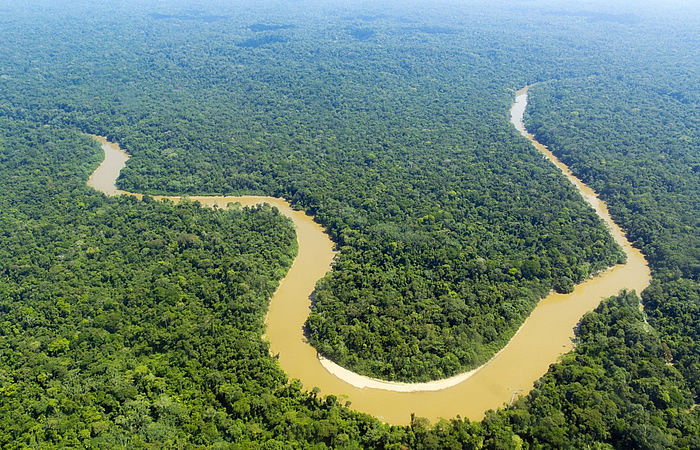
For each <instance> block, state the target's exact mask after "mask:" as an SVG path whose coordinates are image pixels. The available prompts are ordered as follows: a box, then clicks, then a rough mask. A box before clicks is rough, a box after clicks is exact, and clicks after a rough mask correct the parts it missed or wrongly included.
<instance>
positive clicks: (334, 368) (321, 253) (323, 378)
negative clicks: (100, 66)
mask: <svg viewBox="0 0 700 450" xmlns="http://www.w3.org/2000/svg"><path fill="white" fill-rule="evenodd" d="M526 106H527V88H524V89H522V90H520V91H518V92H517V93H516V98H515V103H514V104H513V107H512V108H511V123H512V124H513V125H514V126H515V128H516V129H517V130H518V131H519V132H520V133H521V134H522V135H523V136H524V137H525V138H527V139H528V140H529V141H530V142H531V143H532V144H533V145H534V147H535V148H537V150H539V151H540V152H542V154H543V155H544V156H545V157H547V159H549V160H550V161H551V162H552V163H553V164H554V165H556V166H557V167H558V168H559V169H560V170H561V171H562V172H563V173H564V174H565V175H566V177H567V178H568V179H569V181H571V182H572V183H573V184H574V185H575V186H576V188H577V189H578V191H579V192H580V193H581V195H582V196H583V198H584V199H585V200H586V201H587V202H588V203H589V204H590V205H591V206H592V207H593V209H594V210H595V211H596V213H597V214H598V216H599V217H600V218H601V219H602V220H603V221H604V222H605V223H606V225H607V226H608V228H609V230H610V233H611V234H612V236H613V237H614V239H615V241H616V242H617V243H618V244H619V245H620V246H621V247H622V249H623V250H624V252H625V253H626V254H627V263H626V264H623V265H617V266H614V267H612V268H610V269H608V270H607V271H605V272H602V273H600V274H598V275H597V276H596V277H594V278H592V279H589V280H587V281H585V282H583V283H581V284H579V285H577V286H576V288H575V289H574V291H573V292H572V293H570V294H554V293H553V294H550V295H549V296H547V297H546V298H544V299H542V300H541V301H540V302H539V303H538V304H537V306H536V307H535V309H534V310H533V311H532V314H530V316H529V317H528V318H527V320H526V321H525V322H524V323H523V325H522V326H521V327H520V329H519V330H518V332H517V333H516V334H515V336H513V338H512V339H511V340H510V342H508V344H507V345H506V346H505V347H504V348H503V349H502V350H501V351H499V352H498V353H497V354H496V355H494V357H493V358H491V360H489V361H488V362H486V363H485V364H483V365H482V366H480V367H478V368H476V369H474V370H471V371H469V372H466V373H463V374H459V375H456V376H454V377H451V378H447V379H444V380H436V381H432V382H427V383H396V382H387V381H382V380H376V379H372V378H368V377H365V376H361V375H358V374H355V373H353V372H351V371H349V370H346V369H344V368H342V367H340V366H338V365H337V364H335V363H333V362H331V361H329V360H326V359H324V358H322V357H319V356H318V354H317V352H316V350H315V349H314V348H313V347H311V345H309V343H308V342H307V340H306V339H305V338H304V334H303V325H304V322H305V320H306V317H307V316H308V314H309V308H310V306H311V300H310V297H311V294H312V292H313V289H314V286H315V284H316V281H318V280H319V279H320V278H321V277H323V276H324V275H325V274H326V273H327V272H328V270H330V268H331V263H332V261H333V258H334V257H335V255H336V253H335V252H334V250H333V247H334V245H333V242H332V241H331V240H330V238H329V237H328V235H327V234H326V233H325V232H324V230H323V228H322V227H321V226H320V225H319V224H317V223H316V222H314V220H313V218H312V217H311V216H308V215H307V214H305V213H304V212H303V211H296V210H294V209H292V208H291V206H290V205H289V203H287V202H286V201H285V200H283V199H280V198H274V197H264V196H241V197H232V196H189V197H188V198H190V199H192V200H197V201H199V202H200V203H202V204H203V205H205V206H208V207H213V206H214V205H217V206H218V207H222V208H223V207H226V205H228V204H229V203H232V202H233V203H236V202H237V203H240V204H242V205H244V206H246V205H254V204H258V203H269V204H271V205H273V206H276V207H277V208H278V209H279V210H280V212H281V213H282V214H284V215H285V216H287V217H289V218H290V219H291V220H292V222H293V223H294V227H295V228H296V234H297V241H298V244H299V253H298V255H297V257H296V259H295V260H294V263H293V264H292V267H291V268H290V269H289V272H288V273H287V275H286V276H285V277H284V278H283V279H282V280H281V282H280V285H279V288H278V289H277V291H276V292H275V293H274V295H273V297H272V299H271V301H270V306H269V310H268V314H267V318H266V321H265V323H266V327H267V328H266V335H265V338H266V339H267V340H268V341H269V342H270V351H271V353H272V354H273V355H278V358H279V363H280V366H281V367H282V369H283V370H284V371H285V372H286V373H287V375H289V377H291V378H298V379H300V380H301V382H302V383H303V385H304V387H305V388H306V389H309V390H310V389H313V388H314V387H318V388H319V389H320V390H321V394H323V395H328V394H333V395H336V396H337V397H339V398H340V399H341V400H343V401H350V402H351V405H350V407H351V408H353V409H355V410H358V411H362V412H366V413H369V414H372V415H374V416H376V417H378V418H379V419H381V420H383V421H385V422H389V423H393V424H407V423H408V422H409V421H410V415H411V413H415V414H416V415H417V416H422V417H426V418H428V419H430V420H431V421H436V420H438V419H439V418H448V419H449V418H452V417H455V416H457V415H461V416H462V417H467V418H469V419H471V420H480V419H481V418H483V416H484V413H485V411H486V410H488V409H496V408H498V407H500V406H502V405H503V404H504V403H509V402H511V401H512V400H513V399H514V398H515V397H516V396H517V395H521V394H525V393H527V392H529V391H530V389H532V386H533V383H534V382H535V381H536V380H537V379H538V378H540V377H541V376H542V375H544V374H545V372H546V371H547V369H548V367H549V365H550V364H552V363H553V362H556V361H557V359H558V358H559V356H560V355H562V354H563V353H566V352H569V351H570V350H571V349H572V348H573V344H572V341H571V339H572V337H573V335H574V333H573V329H574V327H575V326H576V324H577V323H578V321H579V320H580V319H581V317H582V316H583V315H584V314H585V313H586V312H588V311H591V310H593V309H594V308H595V307H596V306H597V305H598V304H599V303H600V301H601V300H602V299H603V298H605V297H609V296H611V295H615V294H617V293H618V292H619V291H620V290H622V289H634V290H636V291H637V292H641V291H642V290H643V289H644V288H645V287H646V286H648V285H649V282H650V279H651V276H650V271H649V267H648V265H647V262H646V260H645V258H644V257H643V255H642V254H641V253H640V252H639V250H637V249H635V248H633V247H632V245H631V244H630V242H629V241H628V240H627V239H626V237H625V235H624V233H623V232H622V230H621V229H620V228H619V227H618V226H617V225H616V224H615V223H614V222H613V221H612V219H611V218H610V215H609V214H608V210H607V206H606V205H605V203H604V202H602V201H601V200H600V199H598V196H597V195H596V193H595V192H594V191H593V190H592V189H591V188H589V187H588V186H586V185H585V184H584V183H583V182H582V181H581V180H579V179H578V178H576V177H574V176H573V174H572V173H571V171H570V170H569V169H568V167H566V165H564V164H563V163H561V161H559V160H558V159H557V158H556V157H555V156H554V155H553V154H552V153H551V152H550V151H549V150H548V149H547V148H546V147H545V146H544V145H542V144H540V143H539V142H537V141H536V140H535V139H534V137H533V136H532V135H531V134H529V133H528V132H527V130H526V129H525V126H524V124H523V113H524V112H525V108H526ZM95 138H96V139H98V140H99V141H100V142H101V143H102V148H103V150H104V152H105V160H104V162H103V163H102V164H101V165H100V167H98V168H97V169H96V170H95V172H94V173H93V174H92V176H91V177H90V179H89V181H88V184H89V185H90V186H92V187H93V188H95V189H97V190H99V191H101V192H103V193H105V194H106V195H110V196H112V195H122V194H123V195H133V196H136V197H139V198H141V197H142V195H141V194H136V193H130V192H124V191H120V190H119V189H118V188H117V187H116V185H115V182H116V179H117V177H118V176H119V172H120V171H121V169H122V168H123V167H124V166H125V164H126V162H127V160H128V159H129V155H128V154H127V153H126V152H125V151H124V150H122V149H121V148H120V147H119V145H117V144H115V143H111V142H108V141H107V140H106V139H105V138H101V137H97V136H95ZM154 198H156V199H163V198H168V199H170V200H173V201H175V202H178V201H179V200H181V198H182V197H178V196H154Z"/></svg>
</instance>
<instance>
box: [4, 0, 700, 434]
mask: <svg viewBox="0 0 700 450" xmlns="http://www.w3.org/2000/svg"><path fill="white" fill-rule="evenodd" d="M71 5H72V6H65V5H61V7H60V8H59V9H57V10H51V8H52V7H53V8H56V5H55V4H54V2H49V3H47V4H46V5H43V6H44V8H38V9H35V10H31V11H25V10H18V7H16V6H14V5H9V6H8V7H7V8H0V11H2V12H0V41H1V42H3V46H0V61H2V66H0V130H2V132H1V133H0V187H1V191H0V205H1V208H0V224H1V227H0V236H1V237H2V239H0V255H1V256H2V257H1V258H0V430H1V431H0V442H2V444H1V445H2V446H6V447H21V446H23V445H26V444H29V445H31V444H37V445H59V446H61V445H62V446H67V445H73V446H88V445H92V446H101V447H114V446H119V445H121V446H127V447H143V446H148V445H150V446H152V447H161V446H166V445H186V444H188V443H189V444H193V445H214V444H217V443H218V444H219V445H221V446H223V445H225V443H226V442H228V443H231V442H236V443H238V444H240V445H241V446H243V447H246V446H251V445H254V444H253V443H257V444H258V445H259V446H260V447H265V448H288V447H295V446H296V447H308V446H311V445H317V446H318V447H319V448H322V447H324V446H335V447H343V446H346V447H360V446H361V447H377V448H392V447H393V448H397V447H399V446H400V445H407V446H409V447H412V448H439V447H451V448H461V447H466V448H471V447H479V446H482V445H483V446H487V447H493V448H508V447H517V446H518V445H520V444H522V445H525V446H535V447H536V446H545V447H572V448H585V447H586V446H596V445H597V446H599V447H605V446H606V445H607V446H610V445H612V446H616V447H620V448H630V447H637V448H662V447H677V448H684V447H685V448H698V447H700V437H699V434H700V430H698V423H700V409H698V408H695V409H692V405H693V403H698V397H697V395H698V386H697V383H698V379H700V377H699V376H698V367H699V366H698V345H697V332H698V328H699V327H698V322H697V320H698V317H700V316H699V315H698V314H699V313H698V308H699V306H698V305H699V301H700V300H699V294H698V284H697V283H698V278H697V276H698V274H697V272H698V270H697V267H698V254H697V237H698V235H699V233H698V224H697V217H698V216H700V214H699V213H698V200H697V195H698V191H699V189H698V180H697V173H698V169H697V156H698V137H697V134H698V124H697V117H698V114H697V104H698V101H697V98H696V96H697V92H695V90H694V89H695V88H694V86H696V85H697V79H698V71H697V63H698V58H696V57H694V56H693V55H696V52H697V50H696V49H697V48H698V46H697V45H696V43H697V42H696V41H697V37H695V38H693V34H692V33H686V32H684V31H683V30H688V29H690V30H692V29H694V28H693V27H694V26H696V24H693V23H690V24H688V23H684V21H683V19H682V18H678V17H674V18H673V19H672V20H667V21H664V20H666V19H665V18H664V17H663V16H659V15H654V17H653V21H652V20H649V17H650V16H645V17H643V18H642V19H640V21H639V22H635V21H634V20H627V19H625V20H622V21H620V20H613V21H611V20H610V17H616V16H610V15H606V14H602V15H597V16H596V15H593V16H592V15H590V14H587V13H586V12H585V11H584V12H581V11H578V12H577V11H573V12H563V11H557V14H546V11H547V10H546V9H543V10H538V9H537V8H535V9H533V10H532V11H531V12H528V11H526V10H510V9H508V8H501V9H498V8H497V7H496V10H495V11H492V10H490V9H489V10H483V9H479V8H478V7H476V8H474V9H473V11H472V10H470V12H466V11H464V12H460V14H456V15H454V17H452V16H451V18H449V19H448V18H445V17H444V16H442V13H440V15H435V13H433V12H431V11H424V10H422V9H421V10H419V11H413V12H411V10H410V7H404V6H403V5H402V9H401V11H403V13H402V14H401V15H400V16H399V17H397V16H396V14H399V13H397V12H396V11H391V12H386V14H382V13H381V12H380V11H378V13H377V14H369V15H364V16H363V17H358V16H357V15H349V13H350V12H353V11H348V10H342V11H336V10H333V9H328V8H326V7H323V5H308V4H307V3H306V2H300V3H299V6H298V8H299V10H298V11H303V12H298V11H297V9H296V8H297V7H294V6H285V8H288V9H285V11H286V13H287V14H286V15H288V16H289V17H286V15H285V16H284V17H281V16H279V15H278V14H276V13H274V14H273V13H266V12H261V11H256V10H255V9H254V8H252V9H250V8H248V7H246V8H243V7H241V9H235V8H236V7H231V6H229V7H228V8H233V9H227V7H223V6H221V5H219V6H215V5H214V3H212V6H211V7H210V10H208V11H206V12H197V11H188V10H187V9H186V8H182V9H180V8H178V7H177V6H173V7H172V10H168V11H159V10H157V11H152V10H148V9H144V8H143V7H139V6H134V5H128V6H122V7H116V6H113V5H111V4H104V5H102V6H101V8H102V9H99V8H98V9H96V8H95V7H94V6H92V4H91V6H90V8H89V9H87V8H84V7H83V6H80V5H79V4H78V5H77V6H75V4H71ZM248 6H250V5H248ZM71 8H74V9H73V10H72V9H71ZM489 8H494V7H493V6H492V5H490V6H489ZM47 9H48V11H47ZM316 9H318V10H317V11H316ZM88 11H89V14H88ZM310 11H316V12H315V14H318V16H317V17H315V16H313V14H311V13H310ZM460 11H461V10H460ZM640 11H641V12H640ZM149 14H156V15H158V17H154V16H152V15H151V16H149ZM268 14H269V17H268ZM309 14H311V15H309ZM636 14H644V13H643V8H642V9H641V10H639V9H638V8H637V11H636ZM88 16H89V19H87V18H86V17H88ZM161 16H167V17H161ZM684 16H685V17H687V16H688V15H687V14H686V15H684ZM542 17H544V18H545V19H542ZM593 17H598V18H600V17H603V18H604V19H600V20H592V21H589V19H591V18H593ZM207 18H215V19H212V20H207ZM419 19H420V20H419ZM421 21H423V22H424V23H423V22H421ZM407 22H408V23H407ZM263 23H265V24H267V23H270V24H275V23H284V24H294V25H296V27H294V28H288V27H285V28H284V29H277V30H261V31H254V30H253V29H251V28H250V27H251V26H254V25H255V24H263ZM652 24H653V25H652ZM552 25H554V26H552ZM355 28H360V29H368V30H373V31H374V32H375V33H374V35H373V36H372V37H371V38H369V39H367V40H365V41H358V40H357V39H355V38H354V37H352V36H351V34H350V31H349V30H352V29H355ZM446 29H454V30H458V32H456V33H446V32H439V33H438V32H436V30H446ZM570 36H575V38H576V39H575V41H574V40H573V38H571V37H570ZM602 36H605V37H602ZM650 36H651V37H653V38H651V39H650ZM275 37H280V38H282V39H286V42H274V43H273V42H272V40H274V39H275ZM250 39H252V40H257V39H261V40H263V41H261V44H260V45H259V46H248V47H245V46H244V47H240V46H239V44H241V43H242V42H245V41H246V40H250ZM264 39H271V40H270V41H269V43H267V41H264ZM694 39H695V40H694ZM668 49H673V52H669V50H668ZM629 73H634V74H639V75H638V77H637V78H635V77H632V76H629V75H627V74H629ZM590 76H594V78H588V77H590ZM644 76H647V77H648V79H647V80H644V79H643V78H644ZM556 78H561V79H567V80H564V81H562V82H561V83H552V84H546V85H542V86H541V87H540V86H538V87H536V88H535V89H533V91H532V96H531V102H532V103H531V105H532V110H531V111H532V114H531V115H530V117H529V118H528V124H529V125H530V126H531V127H533V129H536V130H537V134H538V137H539V138H540V139H541V140H543V141H546V142H547V143H549V144H550V145H551V146H552V149H553V150H554V151H555V152H557V153H558V154H560V155H561V156H562V158H564V159H565V161H567V162H568V163H569V164H571V166H572V168H573V170H574V171H575V172H576V173H577V174H578V175H579V176H581V177H582V178H584V179H585V180H586V181H587V182H589V183H590V184H591V185H593V186H594V187H595V188H596V189H597V190H598V191H599V192H601V193H602V194H603V195H604V196H605V198H606V199H607V200H608V201H609V203H610V207H611V212H612V214H613V216H614V217H616V218H617V219H618V220H620V221H621V224H622V226H623V227H624V228H625V229H626V230H629V232H630V235H631V236H632V238H633V239H634V240H635V241H637V242H639V245H640V246H641V248H643V249H644V251H645V253H646V254H647V255H648V256H649V259H650V261H651V263H652V266H653V269H654V276H655V282H654V284H653V286H652V287H650V288H649V289H647V290H646V291H645V292H644V294H643V299H644V301H645V306H646V315H647V320H648V325H647V324H645V321H644V316H643V315H642V314H641V313H640V312H639V311H638V309H637V304H636V299H635V297H634V296H633V295H631V294H626V295H621V296H620V297H619V298H614V299H611V300H609V301H607V302H605V303H604V304H603V305H601V307H600V308H599V309H598V310H597V312H596V313H592V314H590V315H588V316H587V317H586V318H585V319H584V320H583V321H582V324H581V327H580V329H579V331H578V341H579V346H578V348H577V350H576V352H574V353H572V354H570V355H568V356H566V357H565V358H564V360H563V361H562V363H560V364H557V365H553V366H552V368H551V370H550V372H549V373H548V374H547V375H546V376H545V377H543V379H542V380H540V381H539V382H538V383H537V387H536V389H535V390H534V391H533V392H532V393H530V394H529V395H527V396H525V397H524V398H522V399H521V400H519V401H517V402H516V404H515V405H513V406H512V407H509V408H507V409H505V410H500V411H497V412H491V413H489V414H488V415H487V418H486V419H485V420H484V421H483V422H481V423H468V422H466V421H463V420H452V421H450V422H442V423H440V424H438V425H437V426H435V427H431V426H428V425H427V424H426V423H425V422H424V421H423V420H421V419H420V418H416V419H415V420H414V421H413V423H412V425H411V426H410V427H394V428H390V427H388V426H385V425H382V424H380V423H379V422H377V421H376V420H375V419H372V418H370V417H368V416H364V415H360V414H356V413H353V412H351V411H350V410H348V409H347V408H345V407H343V406H341V404H340V402H338V401H337V399H335V398H333V397H329V398H323V397H321V396H318V395H316V394H314V393H305V392H302V391H301V390H300V389H299V386H298V384H297V383H292V384H286V379H285V376H284V374H283V373H282V372H281V371H280V369H279V367H278V366H277V365H276V363H275V361H274V359H273V358H271V357H269V356H268V355H267V348H266V346H265V345H264V343H262V342H261V340H260V338H259V337H260V335H261V334H262V332H263V330H262V316H263V313H264V309H265V306H266V302H267V299H268V297H269V295H270V293H271V291H272V289H273V288H274V286H275V285H276V283H277V281H278V280H279V278H280V277H281V276H282V273H283V272H284V269H285V267H286V266H287V265H288V264H289V262H290V260H291V257H292V255H293V251H294V250H293V239H292V235H291V228H290V226H289V224H288V222H287V221H286V220H283V219H282V218H280V217H279V215H277V214H276V213H275V212H274V211H271V210H269V209H262V210H256V211H248V210H243V211H233V212H213V211H202V210H200V209H198V208H196V206H195V205H183V206H177V207H176V206H173V205H167V204H166V205H161V204H157V203H154V202H148V201H147V202H144V203H139V202H136V201H134V200H132V199H111V200H110V199H105V198H103V197H102V196H101V195H99V194H96V193H94V192H91V191H90V190H89V189H88V188H87V187H85V185H84V181H85V179H86V178H87V175H88V174H89V172H90V171H91V170H92V169H93V168H94V167H95V166H96V164H97V162H98V160H99V158H100V156H99V155H100V152H99V149H98V147H97V146H96V144H95V143H94V142H92V141H91V140H89V139H87V138H84V137H80V136H78V135H77V134H76V132H77V131H83V132H92V133H96V134H106V135H109V136H110V138H112V139H114V140H118V141H119V142H121V143H122V144H123V145H124V146H125V147H126V148H127V149H129V151H130V152H132V154H134V156H135V157H134V158H133V159H132V160H131V161H130V168H129V170H127V171H126V173H125V177H124V179H123V180H122V181H121V183H122V185H123V186H124V187H127V188H129V189H132V190H143V191H148V192H152V193H162V192H198V193H214V192H222V191H224V192H226V193H234V192H261V193H270V194H274V195H283V196H285V197H287V198H289V199H291V200H292V202H294V203H295V204H297V205H299V206H300V207H304V208H307V209H308V210H309V211H311V212H313V213H315V214H316V216H317V217H318V218H319V220H320V221H321V222H322V223H324V224H325V225H327V226H328V228H329V231H330V233H331V235H332V236H333V238H334V239H335V240H336V241H337V242H338V243H339V245H341V247H342V251H343V253H342V254H343V258H341V260H340V261H339V262H338V267H337V270H336V271H335V272H334V274H333V275H331V276H330V277H328V278H327V279H325V280H324V281H323V283H322V285H321V286H320V289H319V293H318V297H319V299H320V301H319V303H317V305H316V314H315V315H314V316H312V317H313V318H312V319H311V321H310V325H311V326H312V327H317V329H316V336H317V341H316V342H317V344H318V345H319V346H326V348H327V350H326V351H327V352H328V353H330V354H333V352H336V354H334V355H335V357H336V359H337V360H343V359H344V358H345V362H349V363H352V364H355V365H356V367H361V368H363V370H366V371H371V372H377V373H384V374H386V376H395V377H403V378H420V377H422V376H427V375H425V374H426V373H428V372H427V369H426V368H425V367H423V368H421V364H423V365H425V364H427V363H429V364H430V367H429V369H430V370H432V371H433V372H432V373H429V375H430V376H434V375H435V374H438V373H441V374H446V373H451V372H453V371H454V370H458V368H459V367H460V366H464V365H466V364H469V363H477V362H478V361H479V359H480V358H483V357H486V356H487V355H488V354H489V353H492V352H493V351H494V350H495V349H496V348H498V347H499V346H500V345H501V344H502V343H503V342H504V341H505V340H506V339H507V337H508V336H509V334H511V333H512V331H513V330H514V328H515V327H517V324H518V323H519V322H520V321H521V320H522V319H523V318H524V317H525V315H527V311H529V309H530V308H531V307H532V305H533V304H534V301H536V298H537V297H538V296H539V295H542V293H543V292H545V291H546V290H547V289H549V287H551V286H554V285H555V284H557V283H558V284H562V287H566V285H568V284H569V283H568V282H567V278H568V279H570V280H571V282H573V281H575V280H577V279H579V277H583V276H586V275H587V274H588V273H590V272H591V271H592V270H595V268H596V266H595V264H599V267H602V266H604V265H605V264H607V263H610V262H611V259H610V257H613V259H614V258H615V257H616V251H615V250H614V249H613V248H611V246H610V240H609V238H607V236H605V234H600V232H601V228H600V226H599V224H598V223H597V221H596V220H595V218H594V216H593V215H592V213H591V212H590V211H588V210H587V209H586V208H585V207H583V206H582V203H581V202H580V200H578V199H577V197H576V196H575V194H574V192H573V190H572V188H570V187H569V186H568V185H567V184H566V182H565V181H564V180H563V178H562V177H561V176H560V175H559V174H558V173H557V171H556V170H555V169H553V168H552V167H550V166H549V165H548V164H547V163H546V162H544V161H542V160H541V158H540V157H539V156H538V155H537V154H536V153H534V151H532V150H531V149H530V148H529V147H528V146H527V145H526V144H525V143H524V142H523V140H522V139H520V138H519V137H518V136H517V134H516V133H515V132H514V131H513V130H512V129H511V127H510V126H509V124H508V123H507V110H508V108H509V106H510V103H511V101H512V89H515V88H518V87H521V86H522V85H524V84H527V83H530V82H535V81H545V80H551V79H556ZM652 80H653V82H652ZM650 92H651V94H649V93H650ZM630 94H633V95H630ZM583 102H587V103H583ZM575 105H585V106H584V107H582V108H581V110H579V111H577V112H578V114H572V111H573V109H574V106H575ZM574 116H576V117H574ZM584 118H585V120H584ZM570 123H574V124H575V125H576V126H575V128H574V127H571V126H569V125H567V124H570ZM548 124H549V125H550V126H551V125H556V127H551V128H549V129H548V128H547V126H548ZM44 125H49V127H44ZM666 132H668V134H667V135H666V136H668V137H667V138H666V137H664V133H666ZM638 133H643V134H638ZM694 158H695V159H694ZM630 161H634V162H632V163H630ZM579 235H581V236H582V239H579ZM161 261H162V263H161ZM261 261H262V262H261ZM536 263H537V264H536ZM538 264H539V267H538ZM331 315H332V316H335V317H334V320H333V321H330V320H328V319H329V316H331ZM373 319H374V320H376V321H378V322H379V323H378V324H376V323H372V321H373ZM460 321H461V322H460ZM478 321H481V322H478ZM464 324H468V327H466V328H465V327H464V326H463V325H464ZM365 327H366V328H365ZM370 327H374V328H370ZM375 328H376V329H377V331H374V329H375ZM394 332H396V333H394ZM463 332H464V333H463ZM334 333H335V334H334ZM463 334H464V336H463ZM413 339H417V340H418V341H417V342H415V341H414V340H413ZM362 343H367V344H369V345H372V346H373V347H372V349H371V352H372V353H373V355H372V358H373V359H371V360H370V359H365V358H364V356H365V355H366V354H367V353H363V352H367V350H366V349H364V348H361V344H362ZM414 343H415V344H416V345H417V346H418V345H421V346H423V347H418V349H417V351H416V349H415V348H414V346H413V344H414ZM424 343H425V344H424ZM465 348H467V349H469V348H471V350H472V352H473V353H464V354H463V355H460V356H458V355H457V354H455V352H456V351H462V350H463V349H465ZM479 349H481V350H479ZM375 354H376V355H375ZM460 358H461V360H460ZM455 359H456V360H457V362H456V363H455ZM436 361H439V362H437V363H436ZM421 371H422V372H421ZM465 401H466V400H465ZM409 413H410V412H409V411H407V415H408V414H409Z"/></svg>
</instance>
